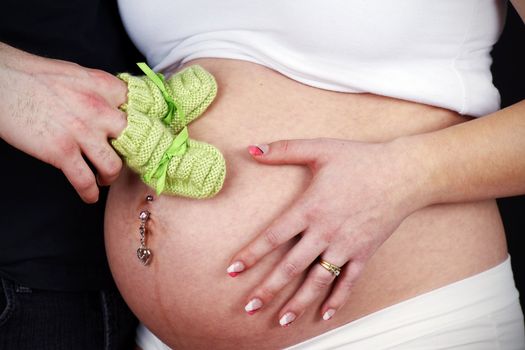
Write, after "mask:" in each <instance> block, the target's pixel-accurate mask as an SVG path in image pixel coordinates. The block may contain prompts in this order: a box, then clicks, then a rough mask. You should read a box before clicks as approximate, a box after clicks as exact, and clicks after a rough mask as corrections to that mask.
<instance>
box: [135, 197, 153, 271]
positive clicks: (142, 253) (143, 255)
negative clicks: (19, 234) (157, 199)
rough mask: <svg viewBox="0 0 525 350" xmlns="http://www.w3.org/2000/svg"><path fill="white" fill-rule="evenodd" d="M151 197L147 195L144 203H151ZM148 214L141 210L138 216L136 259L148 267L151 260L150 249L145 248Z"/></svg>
mask: <svg viewBox="0 0 525 350" xmlns="http://www.w3.org/2000/svg"><path fill="white" fill-rule="evenodd" d="M152 201H153V196H152V195H147V196H146V202H152ZM149 217H150V212H149V211H147V210H142V211H141V212H140V214H139V220H140V226H139V236H140V247H138V249H137V258H139V260H140V262H141V263H142V265H144V266H146V265H148V263H149V261H150V259H151V255H152V253H151V249H149V248H148V247H147V246H146V232H147V231H146V230H147V229H146V222H147V221H148V220H149Z"/></svg>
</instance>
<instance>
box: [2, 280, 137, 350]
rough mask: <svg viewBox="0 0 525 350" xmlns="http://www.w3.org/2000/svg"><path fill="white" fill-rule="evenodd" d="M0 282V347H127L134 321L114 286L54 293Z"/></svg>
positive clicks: (58, 349) (10, 349)
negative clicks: (96, 289)
mask: <svg viewBox="0 0 525 350" xmlns="http://www.w3.org/2000/svg"><path fill="white" fill-rule="evenodd" d="M0 281H1V283H0V350H26V349H27V350H48V349H49V350H51V349H52V350H66V349H67V350H83V349H86V350H88V349H89V350H114V349H129V350H131V349H133V346H134V345H133V344H134V340H135V327H136V326H137V321H136V319H135V317H134V316H133V314H132V313H131V312H130V310H129V309H128V307H127V306H126V304H125V303H124V301H123V300H122V297H121V296H120V294H119V293H118V291H117V290H103V291H93V292H74V293H72V292H55V291H44V290H37V289H31V288H27V287H24V286H21V285H18V284H16V283H14V282H12V281H9V280H6V279H1V278H0Z"/></svg>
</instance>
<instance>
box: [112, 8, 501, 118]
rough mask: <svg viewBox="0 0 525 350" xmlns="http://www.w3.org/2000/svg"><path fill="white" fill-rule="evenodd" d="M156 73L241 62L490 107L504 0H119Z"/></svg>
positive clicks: (360, 87) (430, 100)
mask: <svg viewBox="0 0 525 350" xmlns="http://www.w3.org/2000/svg"><path fill="white" fill-rule="evenodd" d="M119 7H120V12H121V15H122V18H123V21H124V25H125V27H126V29H127V31H128V33H129V35H130V36H131V38H132V40H133V41H134V42H135V44H136V45H137V47H138V48H139V49H140V50H141V51H142V53H143V54H144V55H145V56H146V58H147V60H148V62H149V64H150V65H151V66H153V67H154V69H156V70H162V69H165V68H167V67H170V66H180V65H182V64H184V63H185V62H188V61H190V60H193V59H196V58H203V57H219V58H233V59H241V60H246V61H250V62H255V63H258V64H261V65H264V66H267V67H270V68H272V69H274V70H276V71H278V72H280V73H282V74H284V75H286V76H288V77H290V78H291V79H294V80H296V81H299V82H302V83H304V84H308V85H311V86H314V87H318V88H322V89H328V90H333V91H341V92H352V93H360V92H369V93H374V94H378V95H384V96H390V97H395V98H400V99H405V100H409V101H415V102H419V103H425V104H430V105H434V106H439V107H444V108H447V109H451V110H454V111H457V112H459V113H461V114H466V115H471V116H482V115H485V114H488V113H491V112H493V111H495V110H497V109H498V108H499V103H500V98H499V93H498V91H497V89H496V88H495V87H494V85H493V84H492V75H491V72H490V64H491V62H492V60H491V56H490V51H491V49H492V45H493V44H494V43H495V42H496V41H497V39H498V37H499V35H500V33H501V30H502V27H503V23H504V17H505V9H506V2H505V1H504V0H397V1H392V0H328V1H314V0H224V1H218V0H119Z"/></svg>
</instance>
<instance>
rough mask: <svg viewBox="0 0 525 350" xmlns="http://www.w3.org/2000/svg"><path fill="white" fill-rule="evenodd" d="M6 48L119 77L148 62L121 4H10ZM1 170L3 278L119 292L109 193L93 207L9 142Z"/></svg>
mask: <svg viewBox="0 0 525 350" xmlns="http://www.w3.org/2000/svg"><path fill="white" fill-rule="evenodd" d="M0 41H1V42H4V43H6V44H9V45H11V46H14V47H16V48H19V49H21V50H24V51H28V52H31V53H34V54H37V55H40V56H45V57H50V58H58V59H63V60H68V61H72V62H75V63H78V64H80V65H83V66H86V67H90V68H99V69H103V70H106V71H108V72H111V73H116V72H123V71H135V65H134V63H135V62H137V61H139V60H141V57H140V55H139V54H138V52H137V51H136V50H135V48H134V47H133V46H132V44H131V42H130V41H129V39H128V38H127V36H126V34H125V32H124V29H123V27H122V23H121V22H120V18H119V16H118V9H117V5H116V2H115V1H108V0H54V1H38V0H31V1H20V0H4V1H3V2H2V11H0ZM1 89H2V87H0V93H1ZM42 147H45V145H42ZM0 164H3V165H2V168H3V169H2V170H1V171H0V174H1V175H0V179H1V187H2V197H3V198H2V200H1V203H2V204H1V207H0V217H1V221H0V276H3V277H6V278H9V279H12V280H15V281H18V282H19V283H22V284H24V285H26V286H28V287H32V288H42V289H50V290H89V289H100V288H104V287H107V286H109V285H111V283H112V280H111V275H110V272H109V268H108V265H107V261H106V257H105V251H104V240H103V213H104V205H105V197H106V191H104V190H103V191H102V192H101V195H100V199H99V202H98V203H96V204H85V203H84V202H82V200H81V199H80V197H79V196H78V194H77V193H76V192H75V190H74V189H73V187H72V186H71V185H70V184H69V182H68V180H67V179H66V177H65V176H64V175H63V174H62V172H61V171H60V170H58V169H56V168H54V167H52V166H51V165H48V164H45V163H43V162H41V161H39V160H36V159H34V158H32V157H30V156H28V155H26V154H24V153H22V152H21V151H18V150H16V149H15V148H13V147H11V146H10V145H8V144H7V143H5V142H4V141H3V140H0ZM7 169H9V170H7Z"/></svg>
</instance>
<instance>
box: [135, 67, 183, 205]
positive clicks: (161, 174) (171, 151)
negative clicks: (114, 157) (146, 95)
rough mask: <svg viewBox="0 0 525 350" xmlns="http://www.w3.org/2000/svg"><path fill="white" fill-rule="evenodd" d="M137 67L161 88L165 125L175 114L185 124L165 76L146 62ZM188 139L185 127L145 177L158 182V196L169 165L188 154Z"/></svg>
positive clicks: (163, 185) (162, 187) (164, 182)
mask: <svg viewBox="0 0 525 350" xmlns="http://www.w3.org/2000/svg"><path fill="white" fill-rule="evenodd" d="M137 66H139V68H140V69H141V70H142V71H143V72H144V74H146V76H147V77H148V78H150V79H151V81H152V82H153V83H154V84H155V85H156V86H157V87H158V88H159V90H160V92H161V93H162V96H163V97H164V100H165V101H166V103H167V104H168V113H167V114H166V115H165V116H164V117H163V118H162V121H163V122H164V124H166V125H170V124H171V122H172V120H173V116H174V114H175V113H177V117H178V118H180V120H181V121H183V122H184V120H185V117H184V113H183V112H182V109H181V108H180V106H179V105H178V104H177V102H175V100H174V99H173V98H172V97H171V95H170V94H169V93H168V90H167V89H166V81H165V79H164V75H162V74H160V73H155V72H154V71H153V70H151V68H150V67H148V65H147V64H146V63H144V62H139V63H137ZM188 138H189V133H188V128H187V127H186V126H185V127H184V128H183V129H182V130H181V132H180V133H179V134H178V135H177V136H176V137H175V139H174V140H173V142H172V143H171V145H170V147H169V148H168V149H167V150H166V152H164V154H163V155H162V158H161V160H160V162H159V164H157V166H156V167H155V168H153V169H151V170H150V171H149V172H148V173H147V174H145V175H144V181H146V182H148V183H150V181H151V179H156V180H157V183H156V184H155V190H156V192H157V195H160V194H161V193H162V191H163V190H164V187H165V186H166V176H167V173H168V165H169V163H170V160H171V158H173V156H180V155H183V154H184V153H186V149H187V148H188Z"/></svg>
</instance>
